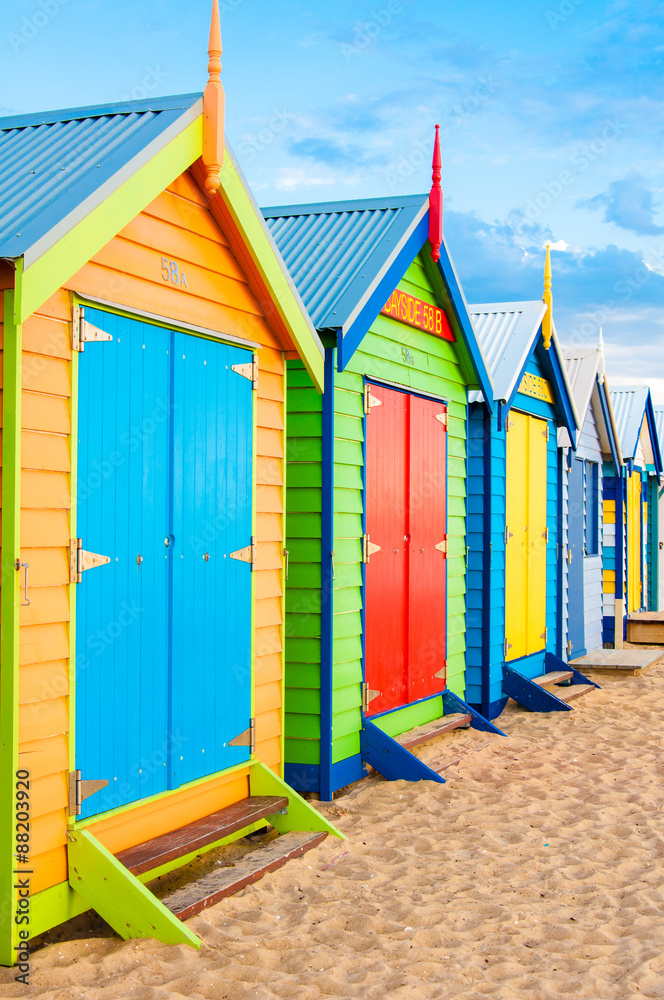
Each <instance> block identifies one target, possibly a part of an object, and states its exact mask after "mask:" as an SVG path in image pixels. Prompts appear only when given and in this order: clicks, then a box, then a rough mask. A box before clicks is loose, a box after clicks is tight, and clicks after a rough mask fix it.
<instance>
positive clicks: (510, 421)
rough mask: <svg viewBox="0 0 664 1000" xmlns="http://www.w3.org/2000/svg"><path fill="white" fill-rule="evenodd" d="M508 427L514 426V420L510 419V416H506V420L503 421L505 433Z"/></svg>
mask: <svg viewBox="0 0 664 1000" xmlns="http://www.w3.org/2000/svg"><path fill="white" fill-rule="evenodd" d="M510 427H514V421H513V420H510V418H509V417H508V418H507V420H506V421H505V433H507V432H508V430H509V429H510Z"/></svg>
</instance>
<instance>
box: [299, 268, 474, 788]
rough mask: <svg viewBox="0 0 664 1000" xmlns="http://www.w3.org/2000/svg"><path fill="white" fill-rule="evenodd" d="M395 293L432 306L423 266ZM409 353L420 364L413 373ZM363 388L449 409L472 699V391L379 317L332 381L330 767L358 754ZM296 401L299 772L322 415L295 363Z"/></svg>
mask: <svg viewBox="0 0 664 1000" xmlns="http://www.w3.org/2000/svg"><path fill="white" fill-rule="evenodd" d="M398 287H399V289H401V290H403V291H405V292H408V293H409V294H411V295H415V296H417V297H418V298H421V299H424V300H426V301H429V302H431V303H432V304H433V303H434V302H435V299H434V296H433V294H432V290H431V286H430V284H429V281H428V279H427V277H426V275H425V273H424V268H423V267H422V265H421V264H420V262H419V261H415V262H414V263H413V264H412V265H411V267H410V268H409V270H408V272H407V274H406V275H405V277H404V279H403V280H402V281H401V282H400V284H399V286H398ZM404 349H405V350H407V351H408V352H410V357H411V358H412V360H413V364H409V363H408V362H407V360H406V358H405V356H404ZM365 378H370V379H374V380H377V381H381V380H383V381H388V382H394V383H397V384H399V385H402V386H404V387H407V388H411V389H413V390H415V391H417V392H421V393H424V394H431V395H434V396H439V397H441V398H442V399H444V400H446V401H448V402H449V431H448V437H447V447H448V457H447V475H448V478H447V490H448V509H447V523H448V544H449V556H448V559H447V573H448V577H447V579H448V633H447V658H448V681H447V683H448V687H450V688H451V690H453V691H455V692H456V693H458V694H460V695H462V696H463V695H464V692H465V590H466V586H465V579H466V485H465V484H466V399H467V388H466V383H465V380H464V376H463V374H462V372H461V368H460V365H459V361H458V358H457V355H456V348H455V347H454V345H453V344H451V343H449V342H447V341H444V340H441V339H439V338H437V337H432V336H430V335H428V334H426V333H423V332H422V331H419V330H415V329H413V328H411V327H408V326H406V325H404V324H403V323H401V322H399V321H398V320H395V319H392V318H390V317H386V316H378V317H377V318H376V320H375V321H374V323H373V324H372V326H371V328H370V330H369V332H368V333H367V335H366V336H365V337H364V339H363V341H362V343H361V345H360V347H359V349H358V350H357V351H356V352H355V354H354V355H353V357H352V359H351V361H350V363H349V365H348V366H347V368H346V369H345V371H343V372H335V387H334V411H335V413H334V478H333V482H334V572H335V579H334V587H333V595H334V603H333V609H334V610H333V665H334V667H333V678H334V679H333V692H332V711H333V740H332V760H333V762H338V761H341V760H345V759H347V758H349V757H353V756H355V755H356V754H359V752H360V730H361V728H362V712H361V706H362V677H363V569H362V535H363V532H364V517H363V512H364V420H365V417H364V404H363V391H364V380H365ZM326 391H329V386H328V387H327V389H326ZM287 400H288V443H287V455H288V490H287V509H288V538H287V543H286V544H287V548H288V550H289V553H290V570H289V578H288V585H287V592H286V760H287V761H288V762H289V763H290V764H294V765H297V764H318V763H319V761H320V742H319V741H320V637H321V597H320V585H321V572H320V556H321V514H320V511H321V485H322V440H321V435H322V405H321V399H320V396H318V395H317V394H316V393H315V390H314V388H313V385H312V383H311V380H310V378H309V376H308V374H307V372H306V371H305V370H304V366H303V365H302V363H301V362H299V361H289V362H288V392H287ZM368 419H371V417H370V416H369V417H368ZM441 712H442V705H441V704H440V701H439V700H437V699H431V701H430V702H429V703H428V704H426V705H423V706H421V707H420V706H413V707H410V708H408V707H407V708H405V709H402V710H398V711H397V712H395V713H393V715H392V717H391V722H383V723H382V726H383V728H385V729H386V731H387V729H389V731H390V732H391V733H393V734H396V733H399V732H402V731H403V729H404V728H410V727H411V726H412V725H417V724H419V723H420V722H421V721H423V720H424V719H426V717H427V716H428V717H429V718H436V717H437V716H439V715H440V714H441ZM303 773H304V772H303Z"/></svg>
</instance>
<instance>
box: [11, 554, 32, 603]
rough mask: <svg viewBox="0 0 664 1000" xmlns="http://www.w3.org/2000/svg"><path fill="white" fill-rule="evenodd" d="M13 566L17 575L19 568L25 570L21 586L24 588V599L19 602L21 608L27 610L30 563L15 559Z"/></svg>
mask: <svg viewBox="0 0 664 1000" xmlns="http://www.w3.org/2000/svg"><path fill="white" fill-rule="evenodd" d="M14 566H15V567H16V572H17V573H20V571H21V566H22V567H23V569H24V570H25V580H24V584H23V586H24V590H23V596H24V597H25V600H24V601H21V607H22V608H27V606H28V604H30V599H29V597H28V570H29V569H30V563H24V562H21V560H20V559H17V560H16V562H15V563H14Z"/></svg>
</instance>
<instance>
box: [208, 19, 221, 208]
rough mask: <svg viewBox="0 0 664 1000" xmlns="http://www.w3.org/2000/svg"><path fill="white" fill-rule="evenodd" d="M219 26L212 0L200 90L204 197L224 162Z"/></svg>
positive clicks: (213, 189) (213, 186) (215, 187)
mask: <svg viewBox="0 0 664 1000" xmlns="http://www.w3.org/2000/svg"><path fill="white" fill-rule="evenodd" d="M220 75H221V27H220V24H219V0H212V19H211V21H210V40H209V42H208V82H207V84H206V86H205V90H204V91H203V164H204V166H205V187H206V189H207V195H208V198H211V197H212V196H213V195H214V193H215V192H216V191H217V190H218V188H219V171H220V170H221V165H222V163H223V162H224V88H223V87H222V85H221V79H220Z"/></svg>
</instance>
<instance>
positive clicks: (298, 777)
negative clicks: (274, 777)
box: [284, 761, 320, 792]
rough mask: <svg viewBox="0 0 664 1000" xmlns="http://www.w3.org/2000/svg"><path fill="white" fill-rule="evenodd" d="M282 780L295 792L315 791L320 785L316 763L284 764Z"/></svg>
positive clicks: (318, 768) (318, 769) (318, 767)
mask: <svg viewBox="0 0 664 1000" xmlns="http://www.w3.org/2000/svg"><path fill="white" fill-rule="evenodd" d="M284 781H286V782H287V783H288V784H289V785H290V786H291V788H294V789H295V791H296V792H317V791H318V789H319V787H320V766H319V765H318V764H289V763H288V761H286V763H285V764H284Z"/></svg>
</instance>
